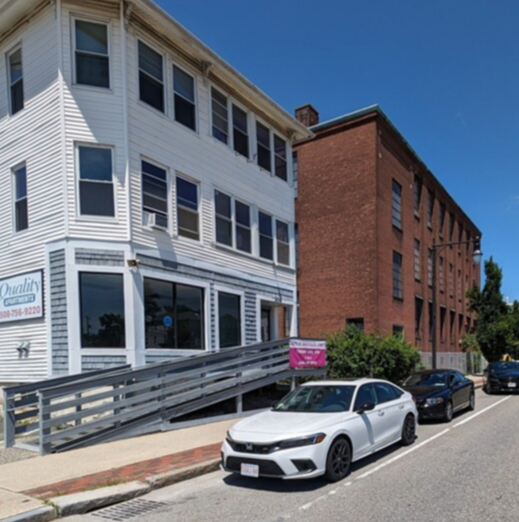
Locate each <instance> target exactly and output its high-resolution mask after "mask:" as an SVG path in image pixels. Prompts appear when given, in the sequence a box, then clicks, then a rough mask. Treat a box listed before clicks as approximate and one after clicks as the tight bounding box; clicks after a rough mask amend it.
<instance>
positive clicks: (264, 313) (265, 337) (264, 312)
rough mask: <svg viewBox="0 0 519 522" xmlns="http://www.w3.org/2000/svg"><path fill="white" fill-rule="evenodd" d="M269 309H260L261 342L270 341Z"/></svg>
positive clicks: (270, 323) (270, 322) (270, 321)
mask: <svg viewBox="0 0 519 522" xmlns="http://www.w3.org/2000/svg"><path fill="white" fill-rule="evenodd" d="M270 312H271V309H270V308H264V307H261V342H263V343H266V342H268V341H271V340H272V320H271V313H270Z"/></svg>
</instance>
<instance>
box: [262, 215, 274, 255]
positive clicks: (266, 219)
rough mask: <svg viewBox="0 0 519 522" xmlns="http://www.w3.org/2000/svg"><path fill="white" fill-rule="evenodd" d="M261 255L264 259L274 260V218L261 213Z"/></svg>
mask: <svg viewBox="0 0 519 522" xmlns="http://www.w3.org/2000/svg"><path fill="white" fill-rule="evenodd" d="M258 217H259V255H260V257H262V258H263V259H271V260H273V259H274V247H273V235H272V216H270V215H269V214H265V212H259V214H258Z"/></svg>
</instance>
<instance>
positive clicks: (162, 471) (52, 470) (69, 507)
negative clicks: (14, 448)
mask: <svg viewBox="0 0 519 522" xmlns="http://www.w3.org/2000/svg"><path fill="white" fill-rule="evenodd" d="M470 378H471V379H472V380H473V381H474V383H475V385H476V387H478V388H479V387H481V386H482V385H483V378H482V377H470ZM236 421H237V419H236V418H234V419H230V420H224V421H219V422H213V423H211V424H204V425H200V426H195V427H190V428H185V429H179V430H176V431H169V432H166V433H154V434H152V435H145V436H142V437H136V438H131V439H125V440H120V441H115V442H109V443H106V444H100V445H98V446H92V447H88V448H82V449H77V450H73V451H69V452H65V453H59V454H53V455H48V456H45V457H41V456H36V457H33V458H30V459H27V460H23V461H19V462H12V463H9V464H4V465H0V521H1V522H5V521H8V522H45V521H47V520H52V519H54V518H57V517H58V516H66V515H70V514H74V513H81V512H86V511H88V510H90V509H93V508H95V507H102V506H104V505H108V504H111V503H115V502H120V501H123V500H127V499H129V498H133V497H135V496H138V495H142V494H144V493H146V492H147V491H149V490H151V489H155V488H158V487H162V486H165V485H169V484H173V483H175V482H178V481H180V480H185V479H188V478H192V477H194V476H197V475H199V474H202V473H208V472H210V471H213V470H216V469H217V468H218V463H219V451H220V446H221V443H222V441H223V439H224V438H225V434H226V432H227V430H228V429H229V428H230V427H231V426H232V425H233V424H234V423H235V422H236Z"/></svg>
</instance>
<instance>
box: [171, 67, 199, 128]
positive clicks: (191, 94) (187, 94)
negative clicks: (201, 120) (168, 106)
mask: <svg viewBox="0 0 519 522" xmlns="http://www.w3.org/2000/svg"><path fill="white" fill-rule="evenodd" d="M173 91H174V98H175V120H176V121H178V122H179V123H181V124H182V125H185V126H186V127H189V128H190V129H192V130H196V108H195V79H194V78H193V77H192V76H191V75H189V74H187V73H186V72H184V71H183V70H182V69H180V67H177V66H176V65H174V66H173Z"/></svg>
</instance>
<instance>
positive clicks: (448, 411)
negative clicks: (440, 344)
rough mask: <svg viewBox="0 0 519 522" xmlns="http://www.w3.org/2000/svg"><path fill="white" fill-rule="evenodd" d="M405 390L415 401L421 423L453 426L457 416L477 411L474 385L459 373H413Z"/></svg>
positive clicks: (450, 371) (404, 387)
mask: <svg viewBox="0 0 519 522" xmlns="http://www.w3.org/2000/svg"><path fill="white" fill-rule="evenodd" d="M402 388H403V389H404V390H406V391H407V392H409V393H411V394H412V395H413V397H414V398H415V399H416V407H417V409H418V415H419V419H421V420H422V419H441V420H444V421H445V422H450V421H451V420H452V417H453V415H454V413H456V412H457V411H460V410H463V409H465V408H468V409H469V410H473V409H474V408H475V407H476V394H475V392H474V383H473V382H472V381H471V380H470V379H467V378H466V377H465V376H464V375H463V374H462V373H460V372H458V371H456V370H423V371H419V372H415V373H413V374H412V375H411V376H410V377H408V378H407V379H406V380H405V381H404V382H403V383H402Z"/></svg>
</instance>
